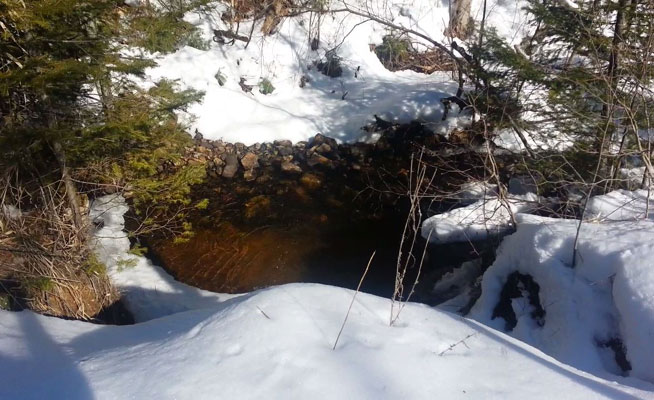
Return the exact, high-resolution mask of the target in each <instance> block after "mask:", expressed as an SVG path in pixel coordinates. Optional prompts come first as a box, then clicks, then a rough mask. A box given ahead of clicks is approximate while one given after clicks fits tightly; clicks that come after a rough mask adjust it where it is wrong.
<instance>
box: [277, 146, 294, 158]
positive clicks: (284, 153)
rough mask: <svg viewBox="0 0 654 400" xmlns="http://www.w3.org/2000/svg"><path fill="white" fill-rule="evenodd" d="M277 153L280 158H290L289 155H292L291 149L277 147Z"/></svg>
mask: <svg viewBox="0 0 654 400" xmlns="http://www.w3.org/2000/svg"><path fill="white" fill-rule="evenodd" d="M277 151H278V152H279V155H280V156H290V155H291V154H293V148H292V147H279V148H278V149H277Z"/></svg>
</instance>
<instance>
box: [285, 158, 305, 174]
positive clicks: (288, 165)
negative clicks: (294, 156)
mask: <svg viewBox="0 0 654 400" xmlns="http://www.w3.org/2000/svg"><path fill="white" fill-rule="evenodd" d="M281 168H282V172H284V173H287V174H291V175H296V174H297V175H299V174H301V173H302V168H300V166H299V165H297V164H295V163H292V162H290V161H284V162H283V163H282V166H281Z"/></svg>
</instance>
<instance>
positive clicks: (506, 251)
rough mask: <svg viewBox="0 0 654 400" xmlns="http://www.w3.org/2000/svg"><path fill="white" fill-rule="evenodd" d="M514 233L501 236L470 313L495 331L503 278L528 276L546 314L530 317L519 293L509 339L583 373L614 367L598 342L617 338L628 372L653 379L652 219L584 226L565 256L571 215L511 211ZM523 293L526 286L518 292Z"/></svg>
mask: <svg viewBox="0 0 654 400" xmlns="http://www.w3.org/2000/svg"><path fill="white" fill-rule="evenodd" d="M517 219H518V227H517V232H516V233H515V234H513V235H511V236H509V237H507V238H505V239H504V241H503V242H502V245H501V246H500V248H499V250H498V254H497V259H496V260H495V262H494V263H493V265H492V266H491V267H490V268H489V269H488V270H487V271H486V273H485V274H484V276H483V280H482V296H481V298H480V299H479V300H478V301H477V303H476V304H475V307H474V308H473V310H472V313H471V316H472V317H473V318H475V319H476V320H478V321H480V322H483V323H484V324H486V325H488V326H491V327H493V328H496V329H504V327H505V321H504V320H503V319H501V318H495V319H493V313H494V310H495V307H496V306H497V304H498V301H499V300H500V293H501V290H502V288H503V286H504V284H505V282H506V281H507V277H508V276H509V274H511V273H512V272H514V271H518V272H520V273H522V274H526V275H530V276H531V277H532V278H533V279H534V281H535V282H536V283H537V284H538V285H539V286H540V291H539V303H540V305H541V306H542V308H543V309H544V311H545V315H544V317H542V318H533V317H532V311H534V307H533V306H532V305H530V303H529V302H528V301H527V296H526V293H523V294H524V296H520V297H517V298H515V299H513V300H512V304H511V306H512V309H513V312H514V313H515V315H516V318H517V325H516V326H515V328H514V329H513V331H512V332H511V333H510V334H511V335H512V336H514V337H516V338H518V339H520V340H522V341H524V342H526V343H529V344H531V345H533V346H534V347H537V348H539V349H541V350H542V351H544V352H545V353H547V354H549V355H551V356H553V357H555V358H556V359H558V360H560V361H562V362H565V363H566V364H569V365H572V366H575V367H577V368H580V369H583V370H585V371H590V372H593V373H600V372H601V371H611V372H613V373H619V372H620V370H619V369H618V366H617V364H616V362H615V359H614V354H613V352H612V351H609V350H608V349H606V348H603V347H602V346H601V344H602V343H607V342H609V341H610V340H611V339H615V338H619V339H621V340H622V342H623V344H624V346H625V349H626V356H627V359H628V360H629V361H630V363H631V367H632V370H631V372H630V376H634V377H639V378H641V379H645V380H648V381H650V382H654V222H652V221H637V222H636V221H630V222H606V223H590V222H588V223H584V224H583V225H582V227H581V231H580V234H579V240H578V243H577V254H576V262H575V266H574V268H572V257H573V248H574V240H575V235H576V232H577V226H578V222H579V221H577V220H561V219H552V218H544V217H537V216H532V215H525V214H518V215H517ZM522 290H523V291H525V288H523V289H522Z"/></svg>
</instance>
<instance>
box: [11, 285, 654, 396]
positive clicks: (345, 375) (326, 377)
mask: <svg viewBox="0 0 654 400" xmlns="http://www.w3.org/2000/svg"><path fill="white" fill-rule="evenodd" d="M352 294H353V293H352V291H350V290H346V289H340V288H335V287H329V286H321V285H312V284H292V285H285V286H280V287H276V288H271V289H267V290H262V291H259V292H255V293H252V294H250V295H246V296H242V297H239V298H236V299H232V300H227V301H225V302H221V303H220V304H217V305H215V306H213V307H210V308H206V309H201V310H197V311H187V312H182V313H178V314H174V315H172V316H169V317H165V318H160V319H156V320H153V321H149V322H146V323H142V324H137V325H133V326H121V327H118V326H98V325H92V324H88V323H82V322H74V321H64V320H60V319H55V318H48V317H42V316H38V315H36V314H33V313H31V312H27V311H25V312H21V313H11V312H5V311H0V330H1V331H2V335H1V336H0V354H2V362H1V363H0V382H1V383H2V384H1V385H0V398H3V399H44V398H58V399H90V398H97V399H154V398H156V399H203V398H207V399H215V398H220V399H261V398H275V399H303V398H309V397H311V398H321V399H345V398H348V399H427V398H430V399H431V398H446V399H466V398H473V399H492V398H495V399H525V398H529V399H551V398H553V397H554V396H557V397H560V396H563V397H565V398H568V399H591V398H592V399H599V398H606V399H654V392H648V391H647V390H652V389H654V387H652V385H647V384H644V383H642V382H638V381H635V380H633V379H623V378H620V377H611V379H610V380H606V379H602V378H598V377H595V376H592V375H590V374H587V373H584V372H581V371H578V370H576V369H574V368H572V367H569V366H566V365H564V364H562V363H560V362H558V361H556V360H554V359H552V358H551V357H548V356H546V355H544V354H543V353H541V352H540V351H538V350H536V349H534V348H532V347H530V346H528V345H526V344H524V343H521V342H519V341H518V340H515V339H513V338H511V337H509V336H507V335H504V334H502V333H500V332H497V331H494V330H493V329H489V328H487V327H485V326H483V325H481V324H478V323H475V322H473V321H471V320H467V319H463V318H460V317H458V316H456V315H453V314H449V313H445V312H442V311H438V310H434V309H431V308H429V307H426V306H422V305H418V304H410V305H408V306H407V307H406V308H405V309H404V310H403V312H402V315H401V317H400V320H399V321H398V323H397V325H396V326H393V327H389V326H388V319H389V311H390V310H389V306H390V303H389V301H388V300H387V299H382V298H379V297H375V296H372V295H368V294H359V296H358V297H357V300H356V302H355V305H354V307H353V309H352V312H351V315H350V317H349V319H348V324H347V325H346V327H345V330H344V331H343V334H342V336H341V338H340V341H339V343H338V346H337V348H336V350H332V346H333V344H334V340H335V339H336V335H337V334H338V331H339V328H340V325H341V323H342V321H343V318H344V316H345V312H346V310H347V307H348V305H349V303H350V301H351V298H352ZM628 385H636V386H640V387H641V388H640V389H639V388H636V387H633V386H628Z"/></svg>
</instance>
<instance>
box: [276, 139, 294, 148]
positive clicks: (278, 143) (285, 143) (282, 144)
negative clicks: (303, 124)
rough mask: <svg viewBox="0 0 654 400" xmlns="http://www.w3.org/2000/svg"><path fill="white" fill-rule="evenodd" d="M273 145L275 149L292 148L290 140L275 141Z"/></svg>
mask: <svg viewBox="0 0 654 400" xmlns="http://www.w3.org/2000/svg"><path fill="white" fill-rule="evenodd" d="M273 144H274V145H275V146H277V147H293V142H291V141H290V140H275V141H274V142H273Z"/></svg>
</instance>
